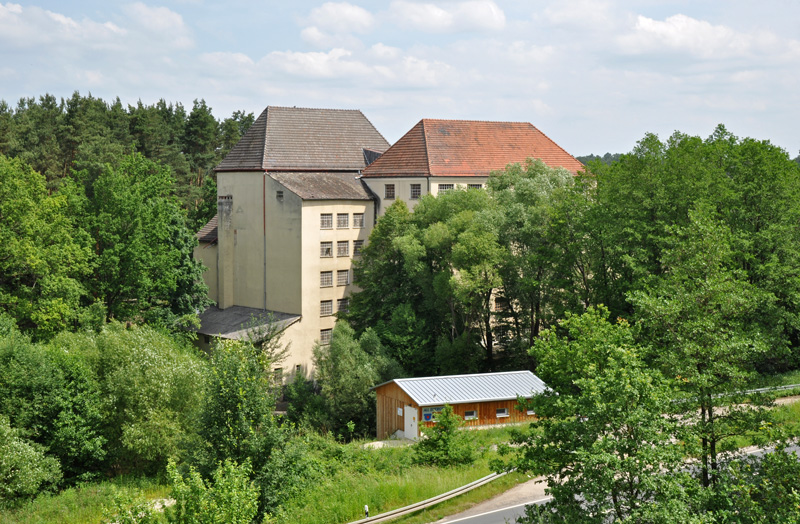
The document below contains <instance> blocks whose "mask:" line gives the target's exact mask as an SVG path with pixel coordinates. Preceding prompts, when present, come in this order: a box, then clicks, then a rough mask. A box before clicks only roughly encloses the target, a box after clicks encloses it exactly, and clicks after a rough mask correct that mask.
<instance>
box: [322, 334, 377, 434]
mask: <svg viewBox="0 0 800 524" xmlns="http://www.w3.org/2000/svg"><path fill="white" fill-rule="evenodd" d="M376 338H377V337H376V336H375V334H374V333H372V332H371V331H366V332H365V333H364V334H363V335H362V336H361V338H360V339H356V336H355V332H354V331H353V328H351V327H350V326H349V325H348V324H346V323H344V322H337V323H336V326H335V327H334V328H333V333H332V334H331V342H330V344H328V345H320V344H317V345H315V346H314V366H315V369H316V370H315V372H314V378H315V380H316V381H317V383H318V384H319V388H320V395H321V397H322V400H323V402H322V404H323V409H324V411H325V413H324V415H323V416H322V417H318V419H317V420H320V419H322V420H324V427H323V428H321V429H323V430H327V431H332V432H334V433H338V434H340V435H343V436H345V435H346V436H348V437H354V436H356V435H369V434H371V433H373V432H374V430H375V392H374V391H371V390H370V388H371V387H372V386H374V385H376V384H378V383H379V382H378V381H379V380H380V378H381V374H380V364H381V359H382V358H383V356H382V355H381V353H380V351H381V350H380V344H379V343H377V347H375V344H376V342H377V341H376ZM368 346H372V347H373V351H377V352H378V353H377V354H375V353H373V354H372V355H371V354H369V353H367V351H366V347H368Z"/></svg>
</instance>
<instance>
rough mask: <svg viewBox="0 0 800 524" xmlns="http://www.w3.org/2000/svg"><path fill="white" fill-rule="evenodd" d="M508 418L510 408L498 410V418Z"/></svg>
mask: <svg viewBox="0 0 800 524" xmlns="http://www.w3.org/2000/svg"><path fill="white" fill-rule="evenodd" d="M507 416H508V408H497V418H503V417H507Z"/></svg>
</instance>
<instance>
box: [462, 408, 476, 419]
mask: <svg viewBox="0 0 800 524" xmlns="http://www.w3.org/2000/svg"><path fill="white" fill-rule="evenodd" d="M476 418H478V411H477V410H474V409H473V410H470V411H465V412H464V420H475V419H476Z"/></svg>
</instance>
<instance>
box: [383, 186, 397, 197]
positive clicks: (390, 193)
mask: <svg viewBox="0 0 800 524" xmlns="http://www.w3.org/2000/svg"><path fill="white" fill-rule="evenodd" d="M383 198H385V199H386V200H394V184H386V186H384V192H383Z"/></svg>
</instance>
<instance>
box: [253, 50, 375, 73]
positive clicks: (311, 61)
mask: <svg viewBox="0 0 800 524" xmlns="http://www.w3.org/2000/svg"><path fill="white" fill-rule="evenodd" d="M351 56H352V53H351V52H350V51H348V50H346V49H341V48H336V49H331V50H330V51H329V52H327V53H321V52H310V53H301V52H295V51H273V52H272V53H270V54H269V55H267V56H266V57H265V60H264V62H265V65H268V66H274V67H278V68H280V69H281V70H283V71H285V72H287V73H290V74H292V75H297V76H303V77H312V78H339V77H354V76H356V77H357V76H365V75H368V74H369V72H370V68H369V66H367V65H365V64H364V63H362V62H359V61H357V60H352V59H350V57H351Z"/></svg>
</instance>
